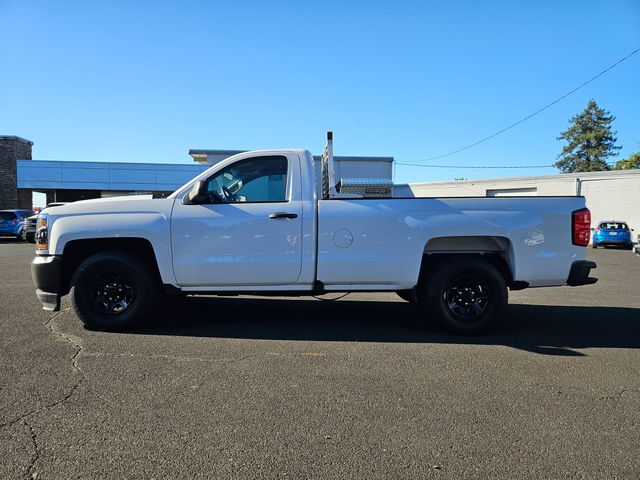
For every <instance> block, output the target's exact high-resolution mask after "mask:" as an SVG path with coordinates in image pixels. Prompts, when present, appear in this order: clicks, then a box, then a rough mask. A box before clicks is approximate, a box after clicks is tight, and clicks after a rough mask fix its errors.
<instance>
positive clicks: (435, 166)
mask: <svg viewBox="0 0 640 480" xmlns="http://www.w3.org/2000/svg"><path fill="white" fill-rule="evenodd" d="M394 163H395V164H396V165H403V166H408V167H427V168H554V166H553V165H517V166H504V165H503V166H500V165H492V166H484V165H476V166H470V165H424V164H420V163H403V162H394Z"/></svg>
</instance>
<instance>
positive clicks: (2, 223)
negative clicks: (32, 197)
mask: <svg viewBox="0 0 640 480" xmlns="http://www.w3.org/2000/svg"><path fill="white" fill-rule="evenodd" d="M31 215H33V212H32V211H31V210H0V236H3V237H5V236H13V237H16V238H18V239H20V238H22V231H23V230H24V223H25V220H26V219H27V217H29V216H31Z"/></svg>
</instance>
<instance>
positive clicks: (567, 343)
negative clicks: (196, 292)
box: [135, 297, 640, 356]
mask: <svg viewBox="0 0 640 480" xmlns="http://www.w3.org/2000/svg"><path fill="white" fill-rule="evenodd" d="M135 332H136V333H140V334H151V335H179V336H197V337H216V338H242V339H262V340H301V341H346V342H387V343H394V342H396V343H438V344H473V345H504V346H509V347H513V348H517V349H521V350H526V351H529V352H534V353H539V354H544V355H568V356H583V355H585V354H586V353H585V352H581V351H577V350H576V349H584V348H590V347H595V348H638V347H640V309H636V308H622V307H577V306H555V305H524V304H513V305H509V306H508V307H507V310H506V312H505V315H504V318H502V319H501V321H500V322H499V323H498V324H497V325H496V326H495V328H494V329H493V330H491V331H490V332H489V333H488V334H485V335H482V336H477V337H461V336H455V335H450V334H447V333H446V332H444V331H443V330H442V329H440V328H439V327H438V326H437V325H433V324H427V326H426V327H422V326H421V325H420V312H419V310H418V309H417V307H415V306H413V305H410V304H408V303H404V302H383V301H380V302H375V301H353V300H339V301H336V302H332V301H316V300H308V299H293V300H290V299H268V298H255V299H254V298H249V299H248V298H242V299H239V298H229V297H226V298H225V297H222V298H215V297H192V298H187V299H179V300H176V301H175V302H173V303H172V304H171V305H170V306H168V307H167V308H165V309H163V310H162V314H161V315H159V316H156V317H155V318H154V319H153V320H152V321H150V322H147V323H146V324H144V325H142V326H140V327H138V328H137V329H136V330H135Z"/></svg>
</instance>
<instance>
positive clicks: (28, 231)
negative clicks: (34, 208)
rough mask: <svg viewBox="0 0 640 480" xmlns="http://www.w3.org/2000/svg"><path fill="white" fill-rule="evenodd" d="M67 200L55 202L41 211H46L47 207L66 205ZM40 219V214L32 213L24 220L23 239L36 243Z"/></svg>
mask: <svg viewBox="0 0 640 480" xmlns="http://www.w3.org/2000/svg"><path fill="white" fill-rule="evenodd" d="M65 203H66V202H53V203H50V204H49V205H47V206H46V207H44V208H43V209H42V210H40V211H41V212H44V211H45V210H46V209H47V208H51V207H57V206H59V205H64V204H65ZM37 221H38V214H35V215H31V216H30V217H29V218H27V220H26V221H25V222H24V228H23V229H22V239H23V240H26V241H27V242H30V243H36V222H37Z"/></svg>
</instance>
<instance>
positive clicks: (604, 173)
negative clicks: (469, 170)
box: [410, 169, 640, 186]
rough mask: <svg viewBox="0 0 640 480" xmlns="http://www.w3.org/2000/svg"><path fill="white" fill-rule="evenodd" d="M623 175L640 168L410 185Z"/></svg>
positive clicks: (637, 170) (471, 183) (637, 173)
mask: <svg viewBox="0 0 640 480" xmlns="http://www.w3.org/2000/svg"><path fill="white" fill-rule="evenodd" d="M625 175H640V169H629V170H602V171H599V172H580V173H556V174H554V175H534V176H530V177H501V178H478V179H474V180H448V181H443V182H416V183H410V184H411V185H429V186H439V185H451V186H453V185H473V184H476V183H502V182H505V183H506V182H514V181H518V182H523V181H524V182H526V181H531V182H535V181H537V180H569V179H577V178H579V179H581V180H582V179H587V178H598V177H619V176H625Z"/></svg>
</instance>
